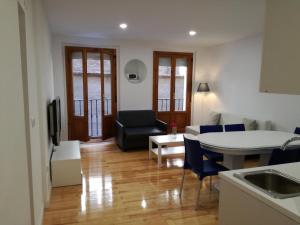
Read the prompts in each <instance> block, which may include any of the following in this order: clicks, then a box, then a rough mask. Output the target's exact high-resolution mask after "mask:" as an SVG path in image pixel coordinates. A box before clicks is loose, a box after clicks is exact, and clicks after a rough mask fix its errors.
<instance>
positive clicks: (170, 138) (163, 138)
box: [149, 134, 184, 167]
mask: <svg viewBox="0 0 300 225" xmlns="http://www.w3.org/2000/svg"><path fill="white" fill-rule="evenodd" d="M152 143H155V144H156V145H157V146H158V147H157V148H153V147H152V146H153V144H152ZM170 145H172V146H170ZM174 145H176V146H175V147H174ZM152 153H154V154H155V155H157V166H158V167H161V166H162V163H161V158H162V156H167V155H177V154H183V153H184V146H183V134H176V135H175V134H168V135H158V136H150V137H149V159H152Z"/></svg>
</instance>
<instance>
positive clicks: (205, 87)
mask: <svg viewBox="0 0 300 225" xmlns="http://www.w3.org/2000/svg"><path fill="white" fill-rule="evenodd" d="M209 91H210V90H209V86H208V83H200V84H199V86H198V89H197V92H209Z"/></svg>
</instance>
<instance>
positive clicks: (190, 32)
mask: <svg viewBox="0 0 300 225" xmlns="http://www.w3.org/2000/svg"><path fill="white" fill-rule="evenodd" d="M196 34H197V32H196V31H194V30H190V31H189V35H190V36H195V35H196Z"/></svg>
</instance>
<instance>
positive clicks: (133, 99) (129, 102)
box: [52, 35, 201, 139]
mask: <svg viewBox="0 0 300 225" xmlns="http://www.w3.org/2000/svg"><path fill="white" fill-rule="evenodd" d="M65 45H74V46H77V45H78V46H92V47H110V48H116V49H117V60H118V63H117V80H118V88H117V92H118V109H119V110H127V109H152V89H153V86H152V81H153V64H152V60H153V51H155V50H162V51H182V52H194V53H195V56H194V57H195V58H196V57H197V56H196V54H198V51H201V50H198V51H197V52H196V51H195V49H196V47H193V46H174V45H169V44H168V43H163V42H148V41H124V40H123V41H117V40H114V41H109V40H102V39H91V38H77V37H67V36H60V35H54V37H53V45H52V46H53V65H54V89H55V95H57V96H60V97H61V103H62V121H63V124H62V125H63V139H67V103H66V81H65V80H66V79H65V77H66V75H65V68H64V64H65V60H64V46H65ZM198 49H199V48H198ZM131 59H139V60H142V61H143V62H144V63H145V64H146V67H147V76H146V79H145V80H144V81H143V82H142V83H140V84H132V83H130V82H128V81H127V80H126V78H125V74H124V67H125V65H126V63H127V62H128V61H129V60H131Z"/></svg>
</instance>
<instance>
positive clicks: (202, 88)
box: [197, 83, 210, 122]
mask: <svg viewBox="0 0 300 225" xmlns="http://www.w3.org/2000/svg"><path fill="white" fill-rule="evenodd" d="M209 91H210V89H209V86H208V83H199V86H198V88H197V92H198V93H207V92H209ZM201 114H202V116H203V99H201ZM201 122H203V121H201Z"/></svg>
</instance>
